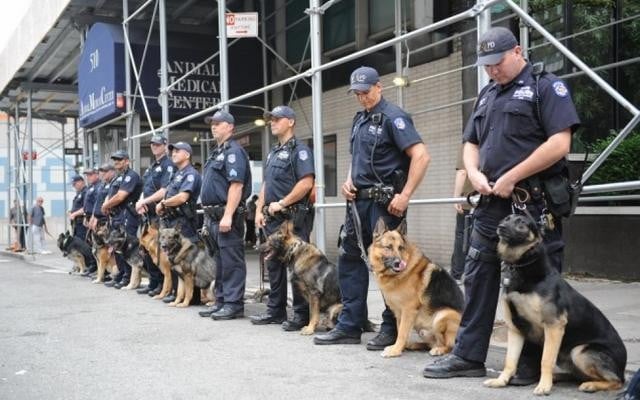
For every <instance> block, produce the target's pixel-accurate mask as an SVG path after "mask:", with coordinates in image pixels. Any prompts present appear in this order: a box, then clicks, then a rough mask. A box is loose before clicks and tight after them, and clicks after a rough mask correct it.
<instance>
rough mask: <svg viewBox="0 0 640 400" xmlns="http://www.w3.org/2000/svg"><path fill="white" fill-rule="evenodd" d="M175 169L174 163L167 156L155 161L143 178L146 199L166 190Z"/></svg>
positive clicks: (143, 191) (143, 190)
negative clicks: (162, 189) (161, 190)
mask: <svg viewBox="0 0 640 400" xmlns="http://www.w3.org/2000/svg"><path fill="white" fill-rule="evenodd" d="M174 169H175V167H174V165H173V163H172V162H171V160H169V157H167V156H166V155H165V156H162V158H161V159H160V160H155V161H154V162H153V164H151V165H150V166H149V168H147V170H146V171H145V173H144V175H143V176H142V182H143V185H144V186H143V187H142V193H143V194H144V197H149V196H151V195H152V194H154V193H155V192H157V191H158V190H160V189H161V188H166V187H167V185H168V184H169V181H170V180H171V175H172V174H173V171H174Z"/></svg>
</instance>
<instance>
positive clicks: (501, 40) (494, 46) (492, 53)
mask: <svg viewBox="0 0 640 400" xmlns="http://www.w3.org/2000/svg"><path fill="white" fill-rule="evenodd" d="M517 45H518V41H517V40H516V37H515V36H514V35H513V33H511V31H510V30H509V29H507V28H503V27H500V26H499V27H495V28H491V29H489V30H488V31H486V32H485V33H483V34H482V36H480V40H479V41H478V61H476V65H478V66H481V65H495V64H498V63H499V62H500V61H501V60H502V57H504V54H505V53H506V52H507V51H509V50H511V49H513V48H514V47H516V46H517Z"/></svg>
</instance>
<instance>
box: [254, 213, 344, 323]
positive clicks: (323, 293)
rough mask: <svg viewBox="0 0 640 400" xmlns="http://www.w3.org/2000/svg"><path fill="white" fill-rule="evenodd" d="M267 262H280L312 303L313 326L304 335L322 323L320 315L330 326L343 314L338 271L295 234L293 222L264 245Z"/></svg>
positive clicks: (311, 316)
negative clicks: (325, 315)
mask: <svg viewBox="0 0 640 400" xmlns="http://www.w3.org/2000/svg"><path fill="white" fill-rule="evenodd" d="M260 252H261V253H263V254H264V255H265V260H269V259H275V258H277V259H279V260H280V261H282V262H283V263H284V264H285V265H287V268H288V270H289V277H290V279H291V284H292V285H296V287H298V288H299V289H300V292H301V294H302V295H303V296H304V298H305V299H306V300H307V302H308V303H309V324H308V325H307V326H305V327H304V328H302V331H301V332H300V333H301V334H302V335H311V334H313V332H315V330H316V328H317V326H318V323H319V322H320V313H321V312H326V313H327V314H328V318H327V320H328V325H329V328H331V327H332V326H331V325H332V324H333V323H334V322H335V321H336V319H337V318H338V314H340V311H341V310H342V303H340V288H339V286H338V271H337V269H336V266H335V264H332V263H331V262H329V260H327V257H326V256H325V255H324V254H322V252H321V251H320V249H318V248H317V247H316V246H314V245H312V244H309V243H307V242H305V241H304V240H302V239H301V238H300V237H298V236H296V235H295V234H294V233H293V224H292V223H291V222H287V223H283V224H282V225H281V226H280V228H279V229H278V230H277V231H275V232H274V233H272V234H271V235H269V237H268V238H267V241H266V242H265V243H264V244H262V245H261V247H260Z"/></svg>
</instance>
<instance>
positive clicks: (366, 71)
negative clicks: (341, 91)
mask: <svg viewBox="0 0 640 400" xmlns="http://www.w3.org/2000/svg"><path fill="white" fill-rule="evenodd" d="M378 82H380V75H379V74H378V71H376V70H375V69H374V68H371V67H360V68H356V69H355V70H354V71H353V72H352V73H351V79H350V83H351V86H349V93H350V92H352V91H354V90H357V91H359V92H366V91H367V90H369V89H370V88H371V86H373V85H375V84H376V83H378Z"/></svg>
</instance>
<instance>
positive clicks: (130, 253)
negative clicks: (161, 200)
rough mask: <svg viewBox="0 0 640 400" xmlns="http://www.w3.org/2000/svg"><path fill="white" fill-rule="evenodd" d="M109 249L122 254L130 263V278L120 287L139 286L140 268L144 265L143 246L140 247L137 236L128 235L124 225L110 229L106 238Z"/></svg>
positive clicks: (127, 288)
mask: <svg viewBox="0 0 640 400" xmlns="http://www.w3.org/2000/svg"><path fill="white" fill-rule="evenodd" d="M108 243H109V247H110V249H111V250H112V251H113V252H114V253H116V254H120V255H122V257H123V258H124V260H125V261H126V262H127V264H129V265H131V279H130V280H129V284H128V285H127V286H125V287H123V288H122V289H125V290H132V289H136V288H138V287H139V286H140V279H141V275H142V269H143V267H144V261H143V256H144V252H145V250H144V248H141V247H140V241H139V240H138V237H137V236H134V235H130V234H129V233H127V231H126V230H125V228H124V225H120V226H118V228H116V229H112V230H111V232H110V233H109V239H108Z"/></svg>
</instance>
